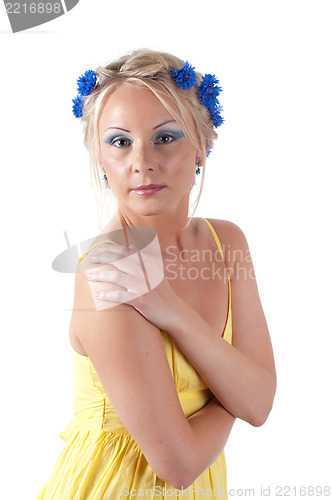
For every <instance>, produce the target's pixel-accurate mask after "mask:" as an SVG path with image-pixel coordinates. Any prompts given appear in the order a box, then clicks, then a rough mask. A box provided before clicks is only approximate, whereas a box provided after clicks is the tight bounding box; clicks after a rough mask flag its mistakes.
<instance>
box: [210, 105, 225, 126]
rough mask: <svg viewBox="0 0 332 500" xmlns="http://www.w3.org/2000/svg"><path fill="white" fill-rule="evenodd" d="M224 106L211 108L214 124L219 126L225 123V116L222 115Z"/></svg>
mask: <svg viewBox="0 0 332 500" xmlns="http://www.w3.org/2000/svg"><path fill="white" fill-rule="evenodd" d="M222 109H223V107H222V106H219V105H216V106H215V107H214V108H213V109H211V110H210V118H211V122H212V123H213V125H214V126H215V127H216V128H217V127H220V125H222V124H223V123H224V118H223V117H222V116H220V113H221V111H222Z"/></svg>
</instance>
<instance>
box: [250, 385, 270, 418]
mask: <svg viewBox="0 0 332 500" xmlns="http://www.w3.org/2000/svg"><path fill="white" fill-rule="evenodd" d="M275 391H276V387H275V386H274V387H273V389H272V390H271V393H270V395H269V397H266V398H265V401H261V404H260V405H257V406H256V408H255V410H254V411H253V412H252V414H251V417H250V418H249V419H248V422H249V424H251V425H252V426H253V427H261V426H262V425H264V424H265V422H266V420H267V418H268V416H269V415H270V412H271V410H272V407H273V401H274V395H275Z"/></svg>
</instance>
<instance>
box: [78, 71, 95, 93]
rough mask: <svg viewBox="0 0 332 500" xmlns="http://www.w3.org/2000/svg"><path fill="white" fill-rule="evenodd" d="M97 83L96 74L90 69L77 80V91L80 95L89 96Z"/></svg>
mask: <svg viewBox="0 0 332 500" xmlns="http://www.w3.org/2000/svg"><path fill="white" fill-rule="evenodd" d="M96 81H97V73H96V72H95V71H93V70H92V69H88V71H86V72H85V73H84V74H83V75H81V76H80V77H79V78H78V79H77V90H78V93H79V94H81V95H83V96H84V95H89V94H91V92H92V90H93V88H94V86H95V85H96Z"/></svg>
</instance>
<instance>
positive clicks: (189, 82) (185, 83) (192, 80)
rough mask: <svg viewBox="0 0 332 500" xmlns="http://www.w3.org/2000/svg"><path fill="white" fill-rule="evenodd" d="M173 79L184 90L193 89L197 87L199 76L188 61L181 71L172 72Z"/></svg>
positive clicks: (184, 63)
mask: <svg viewBox="0 0 332 500" xmlns="http://www.w3.org/2000/svg"><path fill="white" fill-rule="evenodd" d="M172 78H173V80H174V81H175V83H176V84H177V85H178V86H179V87H180V88H181V89H183V90H188V89H191V88H192V87H194V86H195V85H196V81H197V75H196V73H195V68H194V67H193V66H191V64H189V62H188V61H183V66H182V68H181V69H175V70H174V71H172Z"/></svg>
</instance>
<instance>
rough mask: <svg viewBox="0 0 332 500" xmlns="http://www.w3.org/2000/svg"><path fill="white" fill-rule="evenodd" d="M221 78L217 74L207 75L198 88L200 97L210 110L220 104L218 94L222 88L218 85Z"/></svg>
mask: <svg viewBox="0 0 332 500" xmlns="http://www.w3.org/2000/svg"><path fill="white" fill-rule="evenodd" d="M218 83H219V80H218V78H216V77H215V75H209V74H208V75H205V76H203V78H202V81H201V83H200V84H199V87H198V89H197V93H198V98H199V100H200V101H201V103H202V104H203V106H205V107H206V108H207V109H208V110H209V111H212V110H213V109H214V108H215V106H217V105H218V104H219V101H218V95H219V94H220V92H221V91H222V88H221V87H220V86H219V85H218Z"/></svg>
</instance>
